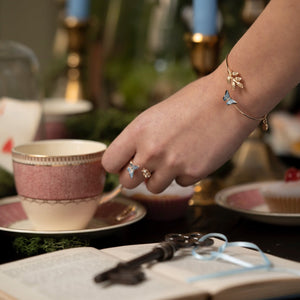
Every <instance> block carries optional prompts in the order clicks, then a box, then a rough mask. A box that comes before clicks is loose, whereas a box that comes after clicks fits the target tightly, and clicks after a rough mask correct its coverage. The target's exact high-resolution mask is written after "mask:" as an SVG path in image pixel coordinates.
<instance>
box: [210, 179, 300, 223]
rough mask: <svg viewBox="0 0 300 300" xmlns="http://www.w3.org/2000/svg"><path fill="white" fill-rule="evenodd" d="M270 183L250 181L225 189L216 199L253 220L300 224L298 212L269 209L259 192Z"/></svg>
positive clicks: (217, 201)
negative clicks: (280, 211) (289, 212)
mask: <svg viewBox="0 0 300 300" xmlns="http://www.w3.org/2000/svg"><path fill="white" fill-rule="evenodd" d="M268 183H270V182H259V183H249V184H243V185H237V186H233V187H229V188H226V189H223V190H221V191H219V192H218V193H217V194H216V196H215V201H216V203H217V204H218V205H220V206H222V207H224V208H226V209H229V210H232V211H234V212H237V213H239V214H241V215H243V216H245V217H247V218H249V219H252V220H256V221H260V222H264V223H270V224H277V225H300V214H298V213H297V214H296V213H295V214H288V213H272V212H270V211H269V208H268V206H267V205H266V203H265V202H264V198H263V196H262V195H261V194H260V192H259V190H260V189H261V188H262V187H263V186H264V185H266V184H268ZM245 192H246V193H245Z"/></svg>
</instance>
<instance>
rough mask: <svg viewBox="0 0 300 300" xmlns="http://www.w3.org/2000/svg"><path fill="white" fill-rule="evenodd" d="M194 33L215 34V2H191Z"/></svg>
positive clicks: (211, 0)
mask: <svg viewBox="0 0 300 300" xmlns="http://www.w3.org/2000/svg"><path fill="white" fill-rule="evenodd" d="M193 10H194V33H201V34H203V35H215V34H217V12H218V3H217V0H193Z"/></svg>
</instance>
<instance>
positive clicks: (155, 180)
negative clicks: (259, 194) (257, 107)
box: [103, 75, 257, 193]
mask: <svg viewBox="0 0 300 300" xmlns="http://www.w3.org/2000/svg"><path fill="white" fill-rule="evenodd" d="M214 76H215V75H210V76H208V77H205V78H202V79H199V80H197V81H195V82H193V83H191V84H190V85H188V86H186V87H185V88H183V89H182V90H180V91H179V92H177V93H176V94H174V95H172V96H171V97H169V98H168V99H166V100H165V101H162V102H160V103H159V104H157V105H155V106H153V107H151V108H149V109H148V110H146V111H144V112H143V113H141V114H140V115H139V116H138V117H137V118H136V119H135V120H133V121H132V122H131V123H130V124H129V125H128V126H127V127H126V128H125V130H124V131H123V132H122V133H121V134H120V135H119V136H118V137H117V138H116V139H115V140H114V141H113V143H112V144H111V145H110V146H109V147H108V149H107V150H106V152H105V153H104V156H103V166H104V168H105V169H106V170H107V171H108V172H111V173H119V180H120V183H121V184H122V185H123V186H125V187H126V188H134V187H136V186H137V185H138V184H140V183H141V182H142V181H144V180H145V178H144V177H143V175H142V173H141V169H142V168H146V169H148V170H149V171H150V172H151V177H150V178H149V179H147V182H146V184H147V188H148V189H149V191H151V192H153V193H159V192H161V191H163V190H164V189H165V188H166V187H168V185H169V184H170V183H171V182H172V181H173V180H174V179H176V181H177V183H178V184H180V185H183V186H187V185H191V184H194V183H195V182H197V181H198V180H200V179H202V178H204V177H206V176H207V175H209V174H210V173H211V172H213V171H214V170H216V169H217V168H218V167H220V166H221V165H222V164H223V163H224V162H226V161H227V160H228V159H229V158H230V157H231V155H232V154H233V152H234V151H235V150H236V149H237V147H238V146H239V145H240V144H241V142H242V141H243V139H245V138H246V137H247V135H248V134H249V133H250V132H251V131H252V130H253V128H254V127H255V126H256V125H257V123H256V122H253V121H250V122H249V120H247V119H246V118H243V117H242V116H241V115H239V114H238V112H236V111H235V109H233V108H232V107H227V106H226V104H225V103H224V101H223V100H222V97H223V95H224V91H225V86H226V85H224V88H223V87H222V86H223V84H221V86H219V87H217V88H216V86H212V84H214V83H216V82H218V81H215V79H214V78H213V77H214ZM222 81H223V80H222ZM130 161H132V162H133V164H134V165H137V166H139V169H137V170H136V171H135V172H134V175H133V177H132V178H130V176H129V173H128V171H127V168H128V166H129V162H130Z"/></svg>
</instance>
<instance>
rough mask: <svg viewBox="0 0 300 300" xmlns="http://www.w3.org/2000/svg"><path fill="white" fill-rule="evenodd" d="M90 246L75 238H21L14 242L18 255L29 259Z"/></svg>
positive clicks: (85, 240)
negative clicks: (34, 256) (39, 255)
mask: <svg viewBox="0 0 300 300" xmlns="http://www.w3.org/2000/svg"><path fill="white" fill-rule="evenodd" d="M89 244H90V241H89V240H87V239H82V238H78V237H75V236H72V237H60V238H52V237H25V236H19V237H16V238H15V240H14V241H13V247H14V249H15V251H16V254H17V255H19V256H21V257H29V256H33V255H38V254H42V253H47V252H53V251H57V250H62V249H67V248H75V247H87V246H89Z"/></svg>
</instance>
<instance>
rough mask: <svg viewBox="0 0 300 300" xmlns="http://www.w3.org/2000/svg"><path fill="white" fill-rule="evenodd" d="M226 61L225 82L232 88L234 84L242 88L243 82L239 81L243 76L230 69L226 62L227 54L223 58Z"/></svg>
mask: <svg viewBox="0 0 300 300" xmlns="http://www.w3.org/2000/svg"><path fill="white" fill-rule="evenodd" d="M225 62H226V68H227V73H228V76H227V82H228V83H230V84H231V86H232V88H233V89H235V87H236V86H238V87H239V88H241V89H242V88H244V85H243V83H242V82H241V81H242V80H243V78H242V77H241V76H240V74H239V72H235V71H231V70H230V69H229V67H228V62H227V56H226V59H225Z"/></svg>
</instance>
